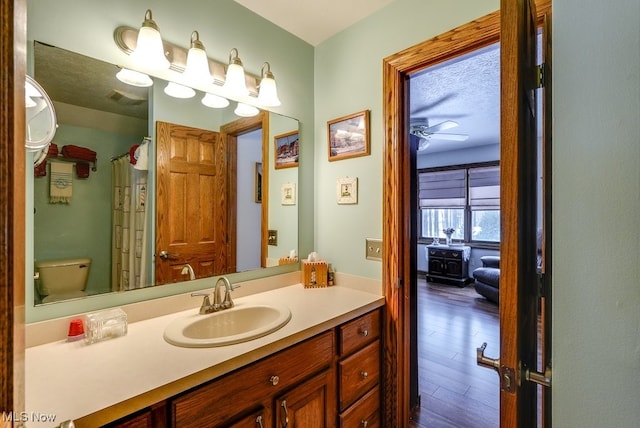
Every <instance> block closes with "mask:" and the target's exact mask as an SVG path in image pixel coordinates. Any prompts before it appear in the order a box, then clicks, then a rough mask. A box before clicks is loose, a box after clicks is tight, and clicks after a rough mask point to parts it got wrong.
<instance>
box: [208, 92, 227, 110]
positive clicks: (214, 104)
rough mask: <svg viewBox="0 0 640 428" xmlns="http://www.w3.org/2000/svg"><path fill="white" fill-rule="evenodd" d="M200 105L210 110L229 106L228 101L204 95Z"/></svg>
mask: <svg viewBox="0 0 640 428" xmlns="http://www.w3.org/2000/svg"><path fill="white" fill-rule="evenodd" d="M202 104H204V105H205V106H207V107H211V108H225V107H226V106H228V105H229V100H228V99H226V98H223V97H219V96H217V95H214V94H210V93H206V94H205V95H204V97H202Z"/></svg>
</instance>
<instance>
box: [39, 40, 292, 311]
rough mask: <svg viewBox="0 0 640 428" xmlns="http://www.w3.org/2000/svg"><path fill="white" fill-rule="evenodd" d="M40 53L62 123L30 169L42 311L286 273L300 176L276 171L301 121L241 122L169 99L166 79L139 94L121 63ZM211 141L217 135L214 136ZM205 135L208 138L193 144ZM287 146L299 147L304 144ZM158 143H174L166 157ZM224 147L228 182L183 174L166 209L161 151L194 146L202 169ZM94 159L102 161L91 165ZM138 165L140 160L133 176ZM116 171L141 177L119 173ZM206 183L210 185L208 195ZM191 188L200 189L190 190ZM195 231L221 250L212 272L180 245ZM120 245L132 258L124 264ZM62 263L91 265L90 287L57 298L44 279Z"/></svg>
mask: <svg viewBox="0 0 640 428" xmlns="http://www.w3.org/2000/svg"><path fill="white" fill-rule="evenodd" d="M32 47H33V55H32V58H33V70H32V72H33V76H34V77H35V79H36V81H38V82H39V83H40V84H41V85H42V86H43V88H44V89H45V90H46V91H47V93H48V94H49V96H50V97H51V99H52V100H53V103H54V106H55V109H56V113H57V116H58V130H57V132H56V136H55V138H54V141H53V142H54V143H55V145H56V146H57V149H58V153H57V154H56V153H55V152H53V153H50V156H49V158H48V159H47V162H44V168H43V167H42V166H40V167H39V170H38V169H36V170H35V171H34V170H33V169H31V168H28V171H27V174H28V175H29V177H27V183H30V182H32V183H33V185H32V187H31V188H32V189H33V206H34V214H33V220H34V221H33V241H34V247H33V260H34V264H35V267H34V270H35V271H36V272H38V273H39V274H40V279H38V280H34V282H33V283H31V282H30V281H28V282H27V287H33V288H32V291H33V297H34V304H35V305H49V304H59V302H68V301H69V300H68V299H74V300H77V299H83V298H94V299H95V298H99V297H100V296H104V295H107V294H110V293H114V292H122V291H127V292H130V291H128V290H137V289H140V288H143V289H147V288H149V287H151V286H156V287H157V286H159V285H162V287H172V286H173V285H171V284H174V283H176V282H180V283H184V282H187V281H191V280H193V279H200V278H205V277H207V276H215V275H219V274H233V273H237V272H260V273H257V274H255V275H254V277H259V276H267V275H271V274H274V273H279V272H282V271H286V267H285V266H282V265H283V263H286V262H287V261H288V259H287V256H289V255H291V253H292V252H296V251H297V248H298V209H297V205H296V203H295V198H294V201H293V203H292V202H291V200H290V199H287V200H285V199H284V198H283V197H282V195H283V191H285V190H286V191H289V192H290V191H291V189H294V190H295V191H297V183H298V168H297V166H296V167H291V168H282V167H278V165H277V162H276V158H277V155H276V147H278V146H277V144H276V140H278V139H281V136H283V135H287V136H289V135H295V136H297V133H298V121H297V120H296V119H292V118H289V117H285V116H282V115H278V114H275V113H273V112H266V111H263V112H260V114H259V117H260V120H259V121H258V122H256V121H255V120H254V121H253V122H252V119H249V118H240V117H238V116H236V115H235V114H234V112H233V110H234V107H235V106H234V105H233V104H234V103H233V102H232V104H231V105H230V106H228V107H226V108H223V109H213V108H209V107H206V106H204V105H203V104H202V103H201V98H202V95H203V94H202V93H198V95H196V96H195V97H194V98H191V99H188V100H187V99H176V98H171V97H169V96H167V95H166V94H165V93H164V91H163V90H164V87H165V86H166V82H164V81H162V80H160V79H154V84H153V86H151V87H149V88H136V87H133V86H128V85H125V84H123V83H122V82H119V81H118V80H117V79H116V78H115V74H116V73H117V71H118V68H117V67H116V66H115V65H112V64H108V63H105V62H103V61H99V60H96V59H93V58H89V57H87V56H84V55H80V54H77V53H74V52H71V51H67V50H65V49H62V48H60V47H55V46H50V45H48V44H47V43H46V41H45V42H34V43H33V46H32ZM247 123H249V125H247ZM256 123H258V125H256ZM265 124H266V126H265ZM165 134H166V135H165ZM196 134H197V136H199V137H194V135H196ZM209 134H211V135H214V137H207V136H206V135H209ZM163 138H164V140H163ZM197 138H201V140H200V142H197V141H196V142H194V141H195V140H197ZM210 138H213V140H211V139H210ZM209 143H210V144H209ZM291 143H292V145H293V144H295V145H296V150H297V138H296V141H295V142H294V141H292V142H291ZM162 144H168V146H165V147H164V149H163V148H162V146H161V145H162ZM220 144H224V147H225V149H224V150H225V153H224V155H223V156H222V157H220V159H222V161H223V163H224V165H223V166H221V165H220V164H219V165H214V166H213V173H212V174H213V176H215V175H216V174H219V175H220V173H221V171H224V176H225V180H226V181H223V182H220V181H218V179H217V178H216V179H209V178H203V176H196V182H194V181H189V180H192V179H193V178H185V182H184V183H180V180H181V178H180V177H179V174H177V173H176V174H174V175H173V176H169V178H168V181H167V182H168V183H170V184H169V185H170V186H174V187H175V188H176V189H183V190H184V192H182V193H180V192H178V193H175V189H174V194H173V196H171V197H170V198H168V199H169V201H168V202H167V201H164V202H160V201H158V200H157V198H156V196H157V195H158V194H163V192H165V191H166V188H165V187H164V185H163V184H160V183H161V182H160V181H159V180H160V178H159V174H160V173H161V172H162V170H164V169H166V167H167V166H166V163H167V162H168V160H167V159H165V157H164V156H161V155H162V153H168V154H169V157H171V156H175V155H176V153H178V152H179V151H180V150H184V151H185V156H187V152H189V151H191V152H193V151H194V150H195V152H194V153H191V154H193V155H194V156H195V157H196V158H198V159H199V160H204V161H205V162H206V161H208V160H210V157H209V155H208V153H215V152H216V150H218V149H217V148H216V147H219V145H220ZM65 146H66V147H67V149H66V150H65V152H64V153H63V148H64V147H65ZM162 150H165V152H162ZM92 152H93V153H95V154H96V157H97V160H96V161H95V162H92V161H91V160H87V162H84V161H83V160H85V159H84V158H85V155H86V154H87V153H89V155H90V154H91V153H92ZM191 154H189V156H191ZM211 157H214V155H212V156H211ZM161 158H162V159H161ZM132 162H135V163H136V165H135V166H134V167H133V168H132V167H131V165H132ZM119 164H122V165H125V168H126V169H128V170H131V169H134V170H135V171H136V172H135V173H134V174H133V175H132V174H130V173H129V172H127V173H125V175H126V177H125V175H121V176H119V175H118V174H119V172H118V171H119V168H120V167H118V165H119ZM229 165H233V167H232V168H231V169H229V168H230V167H229ZM296 165H297V163H296ZM60 174H64V175H65V176H66V177H69V178H70V181H69V183H70V189H64V191H63V192H61V191H60V189H58V188H57V186H56V178H57V177H60ZM32 176H33V177H32ZM127 177H128V178H127ZM182 177H183V178H184V177H185V176H184V175H183V176H182ZM127 180H129V181H128V182H127ZM125 182H127V183H125ZM221 183H223V184H221ZM208 184H211V186H209V187H206V186H207V185H208ZM194 185H198V186H202V187H199V188H198V189H197V190H196V191H195V192H193V193H190V190H193V186H194ZM216 186H226V187H225V188H224V189H222V188H220V187H216ZM27 188H28V189H29V188H30V186H29V185H28V186H27ZM228 189H231V193H229V192H228V191H227V190H228ZM59 193H64V194H65V195H67V196H68V199H67V201H66V202H67V203H54V201H56V200H57V199H56V198H55V197H56V195H58V194H59ZM228 195H231V196H230V197H229V198H228V200H226V202H225V203H226V205H225V207H224V211H222V212H221V211H216V216H217V217H216V218H213V216H212V217H211V218H209V217H208V215H207V214H206V213H205V214H203V213H202V212H199V215H200V216H199V217H198V220H197V221H198V223H194V222H191V223H190V220H191V219H190V218H187V219H186V220H187V221H184V222H180V221H179V220H185V218H184V217H185V215H186V211H185V210H189V209H191V208H192V207H198V208H200V209H204V210H208V209H213V208H215V207H217V206H219V205H220V199H221V198H223V199H224V198H226V197H227V196H228ZM205 196H206V197H207V198H209V199H206V200H205ZM185 198H186V199H185ZM178 200H180V201H182V204H181V205H179V207H178V208H172V209H171V211H169V212H167V211H168V208H167V206H172V207H175V206H176V205H175V203H176V202H177V201H178ZM58 201H59V200H58ZM167 204H169V205H167ZM171 204H173V205H171ZM212 207H213V208H212ZM136 209H137V210H138V211H137V212H132V211H136ZM163 210H164V211H163ZM196 211H198V210H196ZM207 212H209V211H207ZM169 214H172V215H169ZM125 217H126V218H125ZM171 218H173V220H171V221H170V223H167V222H168V221H169V220H167V219H171ZM159 219H160V220H159ZM220 219H224V221H220ZM202 222H206V225H204V226H203V224H202ZM225 222H226V223H225ZM158 223H161V225H163V226H164V225H166V226H167V230H168V232H167V231H164V232H161V231H160V230H158ZM219 223H225V224H224V225H223V226H222V227H224V230H223V231H222V232H221V236H223V238H224V239H223V241H224V242H221V241H220V240H216V239H210V234H209V232H210V231H211V230H212V228H209V227H208V226H210V225H212V224H215V225H218V224H219ZM134 224H135V226H134ZM126 225H131V227H125V226H126ZM179 228H182V229H181V230H176V229H179ZM122 229H128V230H129V231H128V233H129V234H128V235H127V234H123V233H122ZM194 229H197V230H198V233H197V234H196V235H198V236H196V237H195V240H196V241H203V240H204V241H206V240H208V239H209V240H210V241H211V242H214V241H215V242H214V244H215V245H221V246H224V248H223V247H216V248H214V251H215V253H216V254H219V253H221V252H223V250H224V252H226V253H227V254H226V259H225V260H226V261H224V262H223V263H222V264H221V265H220V266H217V267H215V268H214V267H212V263H213V261H212V260H209V259H207V258H206V257H204V258H198V257H196V256H195V255H194V254H195V253H193V252H189V251H187V250H186V249H185V248H186V247H184V246H182V244H183V242H182V241H180V239H183V238H184V239H183V240H188V239H192V240H193V239H194V238H193V236H191V238H188V239H187V238H186V236H190V235H193V233H192V232H193V230H194ZM268 230H269V231H276V232H277V239H275V240H274V239H271V240H269V239H268V236H269V233H268ZM167 233H169V234H170V235H171V237H172V239H173V241H171V243H172V244H174V246H173V247H171V248H167V249H164V248H158V246H157V242H158V239H160V237H161V236H163V234H167ZM213 233H214V232H211V234H213ZM229 233H231V235H232V236H227V235H228V234H229ZM271 236H273V233H272V234H271ZM181 237H182V238H181ZM178 241H180V242H178ZM211 242H210V243H211ZM123 247H126V248H125V249H126V250H127V254H126V255H124V256H123V254H122V251H120V250H121V249H122V248H123ZM211 248H212V247H211V245H210V246H209V249H210V250H211ZM119 249H120V250H119ZM181 249H182V250H181ZM162 251H166V253H164V255H165V256H164V257H160V255H161V252H162ZM196 251H197V250H196ZM180 257H182V259H181V258H180ZM60 260H67V261H72V262H75V263H76V264H77V265H78V266H85V267H84V268H83V269H86V271H87V272H88V277H87V281H86V287H83V288H82V289H80V290H77V289H73V287H71V288H72V289H68V287H67V286H68V285H69V284H63V285H62V286H61V291H57V290H58V289H56V288H55V286H54V287H53V288H47V287H46V286H43V285H44V284H43V283H41V282H42V281H44V279H45V278H44V277H45V276H46V275H43V273H44V272H45V271H46V269H49V268H52V267H53V266H54V265H55V263H57V264H58V265H59V264H61V263H60ZM283 260H284V261H283ZM52 261H55V263H54V262H52ZM49 262H52V263H49ZM87 265H88V266H87ZM123 266H124V268H123ZM163 266H164V268H162V269H164V273H162V272H161V270H162V269H161V267H163ZM78 269H80V268H78ZM52 272H53V271H52ZM60 272H62V271H60ZM129 272H133V273H129ZM70 281H71V280H70ZM30 295H31V293H30V292H29V290H28V292H27V296H30ZM28 318H29V316H28Z"/></svg>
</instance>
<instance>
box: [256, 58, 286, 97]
mask: <svg viewBox="0 0 640 428" xmlns="http://www.w3.org/2000/svg"><path fill="white" fill-rule="evenodd" d="M260 74H261V75H262V80H261V81H260V86H259V87H258V88H259V90H258V104H260V105H263V106H265V107H277V106H279V105H280V104H281V103H280V100H279V99H278V88H277V87H276V79H275V78H274V77H273V73H272V72H271V65H270V64H269V63H268V62H265V63H264V64H262V70H261V71H260Z"/></svg>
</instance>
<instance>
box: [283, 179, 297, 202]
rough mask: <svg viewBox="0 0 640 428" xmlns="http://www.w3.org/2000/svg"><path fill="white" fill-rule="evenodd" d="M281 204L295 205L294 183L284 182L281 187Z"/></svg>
mask: <svg viewBox="0 0 640 428" xmlns="http://www.w3.org/2000/svg"><path fill="white" fill-rule="evenodd" d="M280 201H281V203H282V205H295V204H296V185H295V184H293V183H286V184H283V185H282V188H281V198H280Z"/></svg>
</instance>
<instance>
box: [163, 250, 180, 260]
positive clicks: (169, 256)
mask: <svg viewBox="0 0 640 428" xmlns="http://www.w3.org/2000/svg"><path fill="white" fill-rule="evenodd" d="M179 256H180V254H172V253H169V252H168V251H164V250H162V251H160V254H158V257H160V258H161V259H162V260H169V259H171V260H174V259H177V258H178V257H179Z"/></svg>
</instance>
